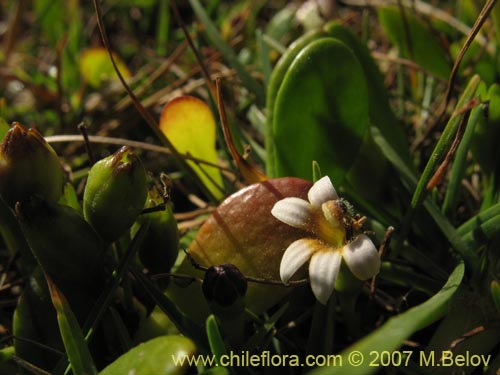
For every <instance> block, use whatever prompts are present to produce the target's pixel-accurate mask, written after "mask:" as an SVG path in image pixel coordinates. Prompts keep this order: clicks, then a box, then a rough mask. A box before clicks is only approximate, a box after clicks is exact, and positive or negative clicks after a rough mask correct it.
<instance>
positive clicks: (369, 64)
mask: <svg viewBox="0 0 500 375" xmlns="http://www.w3.org/2000/svg"><path fill="white" fill-rule="evenodd" d="M324 30H325V34H326V35H328V36H331V37H333V38H335V39H338V40H340V41H341V42H342V43H344V44H345V45H346V46H348V47H349V48H350V49H351V50H352V52H354V54H355V55H356V57H357V59H358V61H359V62H360V63H361V67H362V68H363V72H364V73H365V77H366V85H367V88H368V94H369V97H370V102H369V111H370V121H371V123H372V124H373V125H375V126H376V127H377V128H379V129H380V132H381V133H382V135H383V136H384V138H385V139H387V141H388V142H390V143H391V145H392V146H393V147H394V149H395V150H396V151H397V152H398V154H399V155H400V156H401V158H402V159H403V160H404V161H405V162H406V163H408V165H410V154H409V152H408V142H407V140H406V135H405V133H404V131H403V128H402V127H401V125H400V124H399V123H398V121H397V119H396V117H395V116H394V113H393V112H392V109H391V106H390V104H389V94H388V92H387V88H386V87H385V84H384V80H383V77H382V74H381V73H380V70H379V69H378V66H377V65H376V64H375V61H374V60H373V58H372V57H371V54H370V51H369V50H368V47H367V46H366V45H364V44H363V43H361V41H360V40H359V39H358V38H357V37H356V36H355V35H354V33H353V32H352V31H351V30H350V29H349V28H347V27H346V26H344V25H343V24H341V23H340V22H337V21H334V22H330V23H329V24H327V25H326V26H325V28H324Z"/></svg>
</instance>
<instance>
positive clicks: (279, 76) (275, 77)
mask: <svg viewBox="0 0 500 375" xmlns="http://www.w3.org/2000/svg"><path fill="white" fill-rule="evenodd" d="M320 37H321V33H320V32H319V31H315V32H311V33H308V34H305V35H303V36H302V37H300V38H299V39H297V40H296V41H295V42H293V43H292V44H291V45H290V46H289V47H288V49H287V51H286V53H285V54H284V55H283V56H282V57H281V59H279V61H278V63H277V64H276V66H275V67H274V69H273V71H272V73H271V78H270V79H269V85H268V88H267V97H266V99H267V101H266V107H267V116H266V153H267V160H266V173H267V175H268V176H270V177H277V175H276V173H275V170H274V168H275V165H274V139H273V121H274V105H275V103H276V97H277V95H278V91H279V89H280V87H281V84H282V83H283V78H284V77H285V74H286V73H287V71H288V68H289V67H290V65H291V64H292V62H293V61H294V60H295V58H296V57H297V55H298V54H299V53H300V51H302V49H303V48H304V47H305V46H307V45H308V44H309V43H311V42H312V41H314V40H316V39H318V38H320Z"/></svg>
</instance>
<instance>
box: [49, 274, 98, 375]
mask: <svg viewBox="0 0 500 375" xmlns="http://www.w3.org/2000/svg"><path fill="white" fill-rule="evenodd" d="M45 278H46V279H47V284H48V286H49V290H50V296H51V298H52V304H53V305H54V308H55V309H56V312H57V322H58V324H59V331H60V332H61V337H62V340H63V343H64V347H65V349H66V354H67V355H68V359H69V362H70V364H71V368H72V369H73V373H74V374H75V375H93V374H97V369H96V367H95V365H94V361H93V359H92V355H91V354H90V351H89V348H88V346H87V343H86V342H85V338H84V337H83V333H82V330H81V329H80V326H79V324H78V321H77V320H76V317H75V315H74V314H73V311H71V307H70V306H69V303H68V301H67V300H66V297H64V295H63V294H62V293H61V292H60V290H59V289H58V288H57V286H56V284H54V282H53V281H52V280H51V279H50V277H49V276H48V275H46V276H45Z"/></svg>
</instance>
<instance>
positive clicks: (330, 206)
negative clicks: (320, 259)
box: [314, 200, 346, 248]
mask: <svg viewBox="0 0 500 375" xmlns="http://www.w3.org/2000/svg"><path fill="white" fill-rule="evenodd" d="M315 217H316V222H315V225H314V227H315V233H316V235H317V236H318V237H319V238H320V239H321V240H323V241H325V242H326V243H328V244H329V245H331V246H333V247H335V248H341V247H342V246H344V244H345V242H346V230H345V225H344V221H343V218H344V211H343V210H342V206H341V205H340V202H339V201H338V200H332V201H328V202H325V203H323V204H322V205H321V211H319V210H318V212H317V213H316V215H315Z"/></svg>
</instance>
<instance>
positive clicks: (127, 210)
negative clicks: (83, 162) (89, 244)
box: [83, 146, 147, 242]
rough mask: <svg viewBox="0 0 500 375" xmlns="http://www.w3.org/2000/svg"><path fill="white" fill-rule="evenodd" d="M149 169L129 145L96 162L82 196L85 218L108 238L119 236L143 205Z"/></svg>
mask: <svg viewBox="0 0 500 375" xmlns="http://www.w3.org/2000/svg"><path fill="white" fill-rule="evenodd" d="M146 176H147V174H146V170H145V169H144V166H143V165H142V163H141V161H140V160H139V158H138V157H137V156H136V155H135V154H134V153H133V152H132V150H131V149H130V148H129V147H126V146H124V147H122V148H121V149H119V150H118V151H117V152H115V153H114V154H113V155H110V156H108V157H107V158H104V159H102V160H100V161H98V162H97V163H95V164H94V166H93V167H92V169H91V170H90V172H89V177H88V180H87V186H86V187H85V193H84V196H83V212H84V216H85V219H86V220H87V221H88V222H89V223H90V224H91V225H92V226H93V227H94V229H95V230H96V231H97V232H98V233H99V234H100V235H101V237H102V238H103V239H104V240H106V241H109V242H112V241H114V240H116V239H117V238H118V237H120V236H121V235H122V234H123V233H124V232H125V231H126V230H127V229H128V228H130V226H131V225H132V224H133V223H134V221H135V219H136V218H137V216H138V215H139V214H140V212H141V211H142V209H143V208H144V203H145V201H146V196H147V186H146V185H147V184H146Z"/></svg>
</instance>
